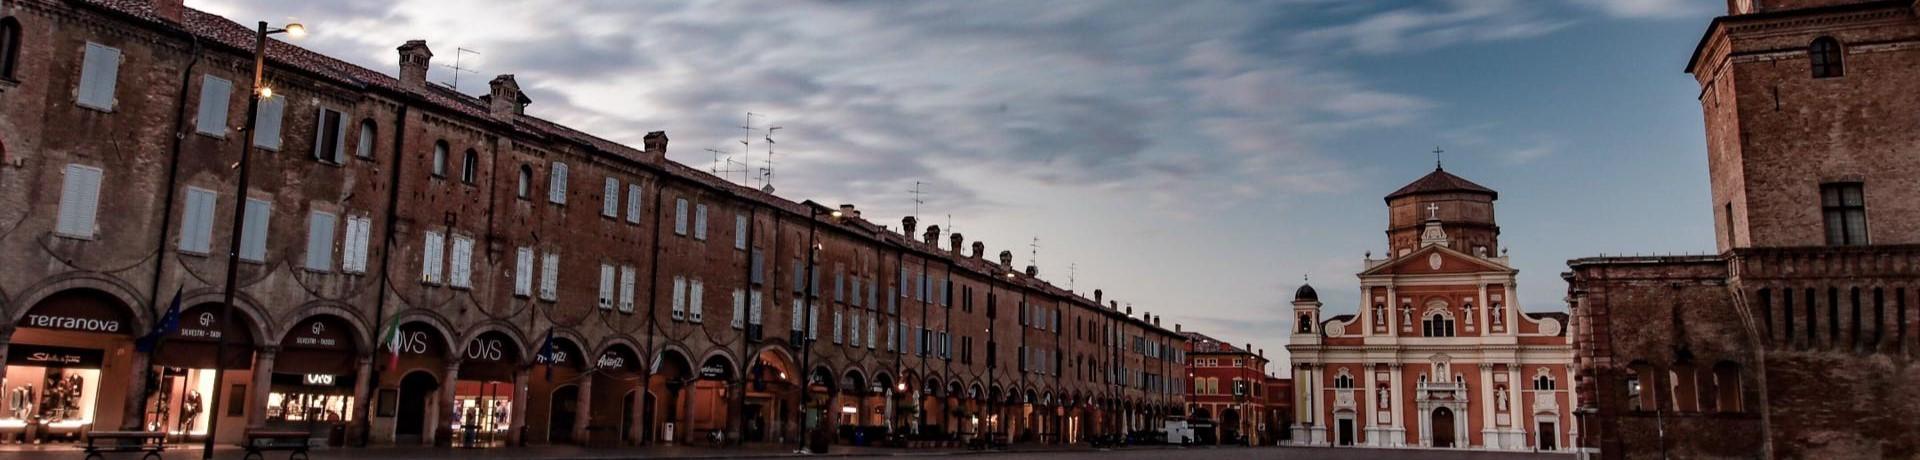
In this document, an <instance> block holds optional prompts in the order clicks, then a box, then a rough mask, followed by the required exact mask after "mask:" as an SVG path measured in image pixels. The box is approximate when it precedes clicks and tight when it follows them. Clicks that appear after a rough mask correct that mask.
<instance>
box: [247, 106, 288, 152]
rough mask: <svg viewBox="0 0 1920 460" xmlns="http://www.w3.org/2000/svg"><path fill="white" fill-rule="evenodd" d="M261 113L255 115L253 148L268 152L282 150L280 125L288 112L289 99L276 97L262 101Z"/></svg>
mask: <svg viewBox="0 0 1920 460" xmlns="http://www.w3.org/2000/svg"><path fill="white" fill-rule="evenodd" d="M258 110H259V113H257V114H255V115H254V116H255V119H254V120H253V121H254V124H253V129H254V132H253V146H254V147H259V148H263V149H267V150H280V123H281V122H282V121H284V118H285V114H286V112H287V97H286V96H284V95H282V96H274V97H269V98H261V99H260V108H259V109H258Z"/></svg>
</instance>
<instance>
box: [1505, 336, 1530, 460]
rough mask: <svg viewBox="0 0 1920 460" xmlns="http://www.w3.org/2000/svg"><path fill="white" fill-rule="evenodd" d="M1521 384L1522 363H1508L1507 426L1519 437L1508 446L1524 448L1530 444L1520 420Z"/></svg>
mask: <svg viewBox="0 0 1920 460" xmlns="http://www.w3.org/2000/svg"><path fill="white" fill-rule="evenodd" d="M1509 330H1511V329H1509ZM1519 385H1520V363H1513V364H1508V365H1507V420H1508V422H1507V426H1508V427H1509V428H1512V429H1513V432H1514V433H1518V434H1516V435H1515V436H1514V437H1515V438H1519V439H1516V440H1515V442H1513V443H1512V444H1513V445H1512V446H1507V447H1509V448H1513V449H1523V448H1526V446H1527V444H1528V443H1527V440H1526V439H1525V438H1526V434H1525V433H1526V429H1524V428H1521V427H1523V426H1525V425H1522V424H1521V423H1523V422H1522V421H1521V420H1520V399H1521V398H1520V387H1519Z"/></svg>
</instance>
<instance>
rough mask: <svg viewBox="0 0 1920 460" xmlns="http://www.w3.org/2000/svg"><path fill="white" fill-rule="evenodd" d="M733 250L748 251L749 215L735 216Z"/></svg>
mask: <svg viewBox="0 0 1920 460" xmlns="http://www.w3.org/2000/svg"><path fill="white" fill-rule="evenodd" d="M733 248H734V249H739V250H743V251H744V250H746V249H747V215H746V214H740V215H736V216H733Z"/></svg>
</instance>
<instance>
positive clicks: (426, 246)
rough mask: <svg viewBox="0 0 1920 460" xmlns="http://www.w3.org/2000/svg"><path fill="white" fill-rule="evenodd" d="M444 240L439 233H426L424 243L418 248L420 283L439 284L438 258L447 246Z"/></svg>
mask: <svg viewBox="0 0 1920 460" xmlns="http://www.w3.org/2000/svg"><path fill="white" fill-rule="evenodd" d="M444 238H445V237H443V236H441V235H440V232H427V237H426V241H424V242H422V243H421V246H420V256H421V259H420V282H423V283H427V284H440V270H441V269H442V268H441V267H442V264H441V259H440V256H441V251H445V250H446V244H447V243H446V240H445V239H444Z"/></svg>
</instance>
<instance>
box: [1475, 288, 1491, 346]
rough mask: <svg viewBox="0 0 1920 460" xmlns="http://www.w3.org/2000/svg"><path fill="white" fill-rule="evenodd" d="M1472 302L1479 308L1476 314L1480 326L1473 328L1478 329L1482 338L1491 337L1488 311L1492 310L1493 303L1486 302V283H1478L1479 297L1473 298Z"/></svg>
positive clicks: (1489, 313)
mask: <svg viewBox="0 0 1920 460" xmlns="http://www.w3.org/2000/svg"><path fill="white" fill-rule="evenodd" d="M1473 302H1474V305H1475V306H1478V307H1480V311H1479V312H1478V315H1479V316H1480V324H1477V325H1475V327H1478V328H1480V335H1482V336H1488V335H1493V322H1492V321H1490V320H1489V319H1490V318H1491V317H1492V316H1491V315H1492V312H1490V311H1488V310H1491V309H1492V308H1493V302H1492V301H1489V300H1487V283H1480V296H1479V297H1475V298H1474V299H1473Z"/></svg>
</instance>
